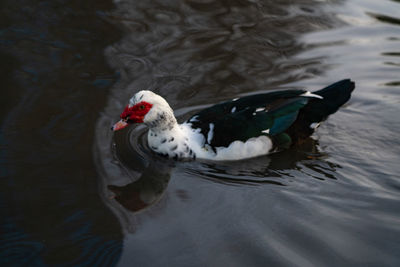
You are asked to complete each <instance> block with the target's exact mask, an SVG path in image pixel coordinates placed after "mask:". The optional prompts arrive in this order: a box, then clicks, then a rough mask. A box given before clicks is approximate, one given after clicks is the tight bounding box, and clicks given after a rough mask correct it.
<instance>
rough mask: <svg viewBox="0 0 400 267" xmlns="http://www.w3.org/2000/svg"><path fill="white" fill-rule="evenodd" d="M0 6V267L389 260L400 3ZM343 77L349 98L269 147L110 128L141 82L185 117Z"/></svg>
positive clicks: (393, 248)
mask: <svg viewBox="0 0 400 267" xmlns="http://www.w3.org/2000/svg"><path fill="white" fill-rule="evenodd" d="M3 7H4V8H2V9H1V10H2V11H1V13H2V16H1V18H2V19H1V23H0V25H1V31H0V45H1V53H0V56H1V61H0V64H1V68H2V71H1V72H0V73H1V77H2V79H1V81H2V84H3V85H2V90H1V94H2V95H1V97H0V99H1V103H2V104H1V108H0V118H2V127H1V132H0V147H1V150H0V151H1V154H0V157H1V158H0V164H1V167H0V176H1V178H2V179H1V187H0V188H1V189H0V192H1V195H0V205H1V211H2V216H1V220H0V222H1V224H0V233H1V239H0V248H1V250H0V251H1V252H0V262H1V263H2V266H26V265H27V264H28V263H29V264H30V265H32V266H41V265H67V266H70V265H73V266H76V265H83V266H88V265H90V266H91V265H105V266H111V265H119V266H266V265H267V266H269V265H281V266H293V265H297V266H366V265H368V266H398V265H399V262H400V245H399V242H398V240H399V238H400V216H399V215H400V208H399V200H400V194H399V189H400V182H399V179H400V175H399V174H398V163H399V162H400V157H399V152H400V151H399V138H398V137H399V135H398V132H399V131H400V123H399V119H398V115H397V114H399V112H400V107H399V106H400V105H399V103H400V94H399V92H398V90H399V89H400V78H399V77H400V76H399V74H398V73H399V66H400V58H399V55H400V51H399V47H400V28H399V26H400V15H399V14H400V13H399V12H398V10H400V2H399V1H390V0H384V1H372V0H369V1H365V0H364V1H361V0H348V1H334V0H331V1H316V0H314V1H312V0H302V1H289V0H287V1H195V0H191V1H158V2H156V1H153V2H152V3H151V4H150V3H147V2H145V1H125V0H123V1H116V2H115V5H114V6H113V5H112V4H111V3H109V2H107V1H101V2H99V1H89V2H85V4H81V3H79V4H78V3H71V2H70V1H69V2H67V1H57V2H54V1H52V2H46V1H42V2H38V1H37V2H36V1H31V2H27V1H26V2H24V1H23V3H15V2H12V1H5V2H4V4H3ZM21 7H22V8H21ZM342 78H352V79H353V80H354V81H355V82H356V90H355V91H354V92H353V96H352V98H351V100H350V101H349V102H348V103H347V104H346V105H345V106H344V107H342V108H341V109H340V110H339V111H338V112H337V113H336V114H334V115H332V116H331V117H329V119H328V120H327V121H326V122H324V123H323V124H322V125H321V127H320V128H319V129H318V131H317V132H316V134H314V135H313V137H312V138H311V139H309V140H308V141H307V142H306V143H304V144H303V145H301V146H299V147H296V148H292V149H290V150H287V151H283V152H280V153H276V154H273V155H270V156H264V157H259V158H255V159H249V160H243V161H239V162H216V163H215V162H209V161H191V162H175V161H171V160H167V159H164V158H159V157H158V156H156V155H154V154H153V153H152V152H151V151H150V150H149V149H148V147H147V145H146V135H145V133H146V129H145V128H144V127H142V126H138V127H131V128H129V129H127V130H126V131H125V130H124V131H121V132H118V133H116V134H115V135H113V133H112V132H111V131H110V130H109V129H110V126H111V125H112V124H113V122H115V121H116V120H117V119H118V115H119V113H120V112H121V110H122V108H123V107H124V106H125V105H126V103H127V101H128V99H129V98H130V97H131V95H132V94H133V93H134V92H136V91H138V90H140V89H151V90H154V91H155V92H157V93H159V94H161V95H163V96H164V97H165V98H166V99H167V100H168V102H169V103H170V105H171V106H172V107H173V108H174V110H175V112H176V115H177V117H178V119H179V120H180V121H183V120H185V119H186V118H188V117H189V116H190V115H191V114H193V113H194V112H196V111H198V110H200V109H201V108H204V107H207V106H209V105H211V104H214V103H217V102H219V101H223V100H226V99H231V98H234V97H238V96H243V95H247V94H252V93H257V92H267V91H270V90H275V89H288V88H298V87H300V88H307V89H311V90H316V89H319V88H321V87H323V86H325V85H327V84H330V83H332V82H335V81H337V80H339V79H342Z"/></svg>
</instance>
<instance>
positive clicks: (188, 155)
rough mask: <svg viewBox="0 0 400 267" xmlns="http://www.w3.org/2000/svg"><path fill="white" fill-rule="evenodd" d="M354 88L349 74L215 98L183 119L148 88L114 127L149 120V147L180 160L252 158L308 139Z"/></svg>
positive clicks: (341, 104) (113, 128)
mask: <svg viewBox="0 0 400 267" xmlns="http://www.w3.org/2000/svg"><path fill="white" fill-rule="evenodd" d="M354 88H355V83H354V82H353V81H351V80H350V79H344V80H341V81H338V82H335V83H333V84H331V85H329V86H327V87H325V88H323V89H320V90H318V91H314V92H310V91H307V90H304V89H290V90H277V91H271V92H266V93H260V94H254V95H248V96H244V97H241V98H234V99H231V100H228V101H225V102H222V103H218V104H214V105H212V106H211V107H208V108H206V109H203V110H201V111H199V112H198V113H196V114H194V115H192V116H191V117H190V118H189V119H187V120H186V121H184V122H183V123H181V124H179V123H178V121H177V119H176V117H175V115H174V112H173V110H172V108H171V107H170V105H169V104H168V103H167V101H166V100H165V99H164V98H163V97H161V96H160V95H158V94H156V93H154V92H152V91H149V90H142V91H139V92H137V93H136V94H135V95H134V96H133V97H132V98H131V99H130V100H129V104H128V105H127V106H126V107H125V108H124V110H123V112H122V113H121V115H120V120H119V121H118V122H117V123H115V124H114V126H113V127H112V128H111V129H112V130H113V131H120V130H122V129H124V128H126V127H127V126H128V125H131V124H136V123H143V124H145V125H146V126H147V127H148V134H147V142H148V146H149V148H150V149H151V150H152V151H154V152H155V153H156V154H159V155H162V156H165V157H169V158H174V159H178V160H179V159H196V158H197V159H206V160H216V161H218V160H223V161H225V160H226V161H230V160H242V159H248V158H253V157H258V156H262V155H267V154H270V153H274V152H277V151H281V150H282V149H287V148H289V147H292V146H294V145H296V144H301V143H302V142H304V140H306V139H307V138H309V137H310V136H311V135H312V134H313V133H314V131H315V130H316V129H317V127H318V126H319V125H320V123H321V122H322V121H324V120H326V119H327V118H328V116H329V115H332V114H333V113H335V112H336V111H337V110H338V109H339V108H340V107H341V106H343V105H344V104H345V103H346V102H347V101H348V100H349V99H350V97H351V93H352V91H353V90H354Z"/></svg>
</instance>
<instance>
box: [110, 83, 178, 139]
mask: <svg viewBox="0 0 400 267" xmlns="http://www.w3.org/2000/svg"><path fill="white" fill-rule="evenodd" d="M120 118H121V120H120V121H119V122H117V123H116V124H114V126H113V127H112V128H111V129H112V130H113V131H118V130H121V129H123V128H125V127H126V126H128V125H129V124H131V123H144V124H146V125H147V126H148V127H150V128H153V129H158V128H160V129H164V128H165V129H166V128H169V127H172V126H173V125H174V124H175V123H176V119H175V117H174V114H173V111H172V109H171V107H170V106H169V105H168V103H167V101H165V99H164V98H162V97H161V96H159V95H157V94H155V93H153V92H151V91H147V90H143V91H140V92H138V93H136V94H135V95H134V96H133V97H132V98H131V99H130V100H129V104H128V105H127V106H126V107H125V109H124V111H123V112H122V113H121V115H120Z"/></svg>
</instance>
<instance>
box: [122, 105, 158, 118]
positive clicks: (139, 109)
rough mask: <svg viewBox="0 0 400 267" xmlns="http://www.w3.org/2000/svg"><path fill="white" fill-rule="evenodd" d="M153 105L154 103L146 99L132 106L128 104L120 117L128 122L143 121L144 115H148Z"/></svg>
mask: <svg viewBox="0 0 400 267" xmlns="http://www.w3.org/2000/svg"><path fill="white" fill-rule="evenodd" d="M152 106H153V105H152V104H150V103H148V102H146V101H142V102H139V103H137V104H136V105H134V106H132V107H129V106H126V107H125V109H124V111H123V112H122V113H121V115H120V117H121V119H123V120H127V121H128V122H129V121H132V122H135V123H142V122H143V119H144V116H146V114H147V112H149V110H150V109H151V107H152Z"/></svg>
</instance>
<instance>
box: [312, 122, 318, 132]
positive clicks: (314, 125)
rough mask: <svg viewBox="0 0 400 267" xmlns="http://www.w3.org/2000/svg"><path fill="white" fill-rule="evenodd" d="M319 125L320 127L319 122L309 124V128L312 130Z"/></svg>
mask: <svg viewBox="0 0 400 267" xmlns="http://www.w3.org/2000/svg"><path fill="white" fill-rule="evenodd" d="M319 125H320V123H319V122H313V123H311V124H310V128H311V129H313V130H314V129H316V128H318V127H319Z"/></svg>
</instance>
